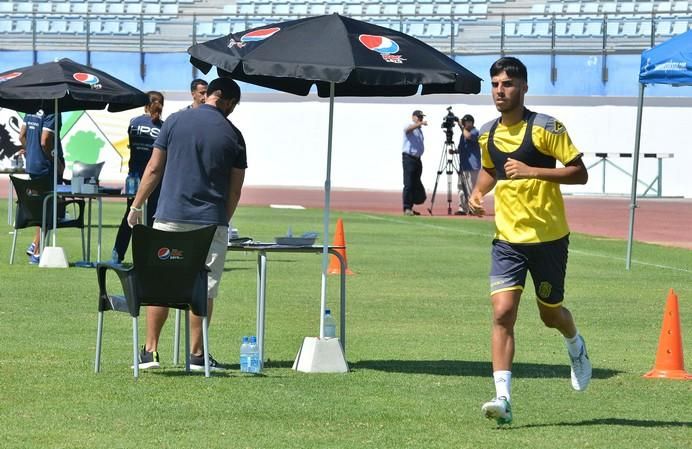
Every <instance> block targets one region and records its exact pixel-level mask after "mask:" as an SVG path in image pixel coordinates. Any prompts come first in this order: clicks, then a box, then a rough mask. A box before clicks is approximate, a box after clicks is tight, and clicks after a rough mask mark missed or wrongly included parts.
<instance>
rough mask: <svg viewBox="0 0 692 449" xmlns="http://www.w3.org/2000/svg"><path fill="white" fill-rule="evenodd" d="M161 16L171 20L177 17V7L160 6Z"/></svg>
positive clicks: (171, 5)
mask: <svg viewBox="0 0 692 449" xmlns="http://www.w3.org/2000/svg"><path fill="white" fill-rule="evenodd" d="M161 14H163V15H164V16H167V18H172V17H175V16H177V15H178V5H173V4H165V5H161Z"/></svg>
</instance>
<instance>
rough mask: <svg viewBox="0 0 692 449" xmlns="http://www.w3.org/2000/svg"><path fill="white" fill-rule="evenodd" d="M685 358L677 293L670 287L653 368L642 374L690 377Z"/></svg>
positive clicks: (661, 376) (662, 376)
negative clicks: (686, 369)
mask: <svg viewBox="0 0 692 449" xmlns="http://www.w3.org/2000/svg"><path fill="white" fill-rule="evenodd" d="M684 360H685V358H684V356H683V355H682V333H681V332H680V315H679V312H678V295H676V294H675V292H674V291H673V289H672V288H671V289H670V291H669V292H668V300H667V301H666V309H665V311H664V312H663V326H662V327H661V336H660V337H659V339H658V352H657V353H656V362H655V363H654V369H652V370H651V371H649V372H648V373H646V374H644V377H648V378H650V379H651V378H666V379H692V375H690V374H688V373H687V372H686V371H685V366H684V365H685V361H684Z"/></svg>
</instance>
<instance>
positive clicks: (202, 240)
mask: <svg viewBox="0 0 692 449" xmlns="http://www.w3.org/2000/svg"><path fill="white" fill-rule="evenodd" d="M215 232H216V226H214V225H211V226H206V227H203V228H199V229H196V230H194V231H185V232H168V231H161V230H158V229H153V228H150V227H147V226H143V225H137V226H135V227H134V229H133V230H132V262H133V264H132V266H130V267H120V266H113V265H110V264H105V263H100V264H98V265H97V266H96V273H97V276H98V284H99V301H98V323H97V330H96V362H95V372H97V373H98V372H99V371H100V370H101V341H102V335H103V316H104V312H107V311H109V310H113V311H116V312H125V313H129V314H130V316H131V317H132V354H133V357H132V360H133V365H134V374H135V378H137V377H139V360H138V350H139V342H138V332H137V329H138V328H137V318H138V317H139V309H140V307H141V306H162V307H170V308H174V309H181V310H191V311H192V312H193V313H194V314H195V315H197V316H201V317H202V337H203V341H204V374H205V376H206V377H209V339H208V335H207V329H208V320H207V274H208V272H209V269H208V268H207V266H206V264H205V262H206V259H207V253H208V252H209V247H210V246H211V242H212V239H213V238H214V233H215ZM108 270H113V271H115V273H116V274H117V275H118V277H119V279H120V283H121V285H122V289H123V292H124V293H123V294H122V295H112V294H110V293H108V290H107V288H106V274H107V272H108ZM185 344H186V346H185V347H186V348H187V350H186V351H185V371H190V317H189V314H187V313H186V314H185Z"/></svg>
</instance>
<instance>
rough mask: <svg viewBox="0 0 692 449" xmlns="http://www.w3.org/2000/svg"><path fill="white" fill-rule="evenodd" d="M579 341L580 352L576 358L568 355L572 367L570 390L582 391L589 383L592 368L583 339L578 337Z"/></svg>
mask: <svg viewBox="0 0 692 449" xmlns="http://www.w3.org/2000/svg"><path fill="white" fill-rule="evenodd" d="M579 339H580V340H581V352H579V355H578V356H577V357H572V356H571V355H570V356H569V361H570V364H571V365H572V388H574V389H575V390H577V391H584V390H586V387H588V386H589V382H590V381H591V372H592V368H591V360H589V353H588V352H586V342H584V337H582V336H581V335H580V336H579ZM568 354H569V352H568Z"/></svg>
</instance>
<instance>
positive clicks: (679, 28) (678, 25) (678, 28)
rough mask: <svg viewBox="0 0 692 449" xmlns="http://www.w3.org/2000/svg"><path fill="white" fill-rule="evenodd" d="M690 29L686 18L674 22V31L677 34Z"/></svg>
mask: <svg viewBox="0 0 692 449" xmlns="http://www.w3.org/2000/svg"><path fill="white" fill-rule="evenodd" d="M688 29H689V23H688V22H687V21H686V20H676V21H675V22H674V23H673V29H672V33H673V34H674V35H675V36H677V35H678V34H682V33H686V32H687V30H688Z"/></svg>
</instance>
